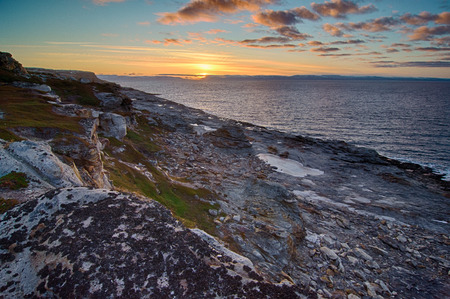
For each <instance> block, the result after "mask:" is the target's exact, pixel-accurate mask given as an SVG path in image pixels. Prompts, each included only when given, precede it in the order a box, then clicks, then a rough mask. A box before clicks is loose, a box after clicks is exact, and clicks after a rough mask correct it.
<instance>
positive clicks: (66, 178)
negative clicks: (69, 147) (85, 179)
mask: <svg viewBox="0 0 450 299" xmlns="http://www.w3.org/2000/svg"><path fill="white" fill-rule="evenodd" d="M0 159H1V163H0V175H4V174H7V173H9V172H11V171H13V170H14V171H20V172H23V173H25V174H27V176H28V177H30V178H32V179H36V180H38V181H42V182H45V184H44V185H45V186H48V185H51V186H53V187H56V188H59V187H69V186H82V185H83V183H82V181H81V180H80V178H79V177H78V176H77V174H76V172H75V171H74V169H73V168H71V167H70V166H69V165H67V164H64V163H63V162H62V161H61V160H60V159H59V158H58V157H57V156H56V155H55V154H54V153H53V152H52V150H51V148H50V146H49V145H48V144H46V143H44V142H33V141H29V140H25V141H20V142H13V143H10V144H4V145H3V146H2V148H0Z"/></svg>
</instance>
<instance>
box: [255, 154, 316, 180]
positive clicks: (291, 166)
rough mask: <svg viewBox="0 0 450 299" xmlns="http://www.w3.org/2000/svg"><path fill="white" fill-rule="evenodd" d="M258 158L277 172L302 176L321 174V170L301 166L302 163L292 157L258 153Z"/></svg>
mask: <svg viewBox="0 0 450 299" xmlns="http://www.w3.org/2000/svg"><path fill="white" fill-rule="evenodd" d="M258 158H260V159H261V160H263V161H264V162H266V163H267V164H269V165H270V166H273V167H275V168H276V171H277V172H281V173H285V174H288V175H291V176H294V177H298V178H303V177H305V176H307V175H312V176H316V175H322V174H324V172H323V171H321V170H319V169H315V168H309V167H306V166H303V164H302V163H300V162H297V161H295V160H292V159H285V158H280V157H278V156H275V155H271V154H258Z"/></svg>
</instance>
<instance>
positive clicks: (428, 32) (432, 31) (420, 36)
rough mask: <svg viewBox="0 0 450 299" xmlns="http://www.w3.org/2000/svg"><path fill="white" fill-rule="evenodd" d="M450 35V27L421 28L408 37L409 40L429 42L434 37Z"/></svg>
mask: <svg viewBox="0 0 450 299" xmlns="http://www.w3.org/2000/svg"><path fill="white" fill-rule="evenodd" d="M444 34H450V26H437V27H427V26H422V27H419V28H417V29H416V30H414V32H413V33H412V34H411V35H409V38H410V40H430V39H431V38H432V37H433V36H435V35H444Z"/></svg>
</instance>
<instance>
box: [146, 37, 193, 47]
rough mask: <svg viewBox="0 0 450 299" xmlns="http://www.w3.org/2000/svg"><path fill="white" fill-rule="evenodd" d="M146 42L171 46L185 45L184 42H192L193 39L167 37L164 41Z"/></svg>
mask: <svg viewBox="0 0 450 299" xmlns="http://www.w3.org/2000/svg"><path fill="white" fill-rule="evenodd" d="M145 42H146V43H147V44H155V45H159V44H164V46H170V45H175V46H183V45H184V44H191V43H192V41H191V40H190V39H177V38H165V39H164V41H159V40H146V41H145Z"/></svg>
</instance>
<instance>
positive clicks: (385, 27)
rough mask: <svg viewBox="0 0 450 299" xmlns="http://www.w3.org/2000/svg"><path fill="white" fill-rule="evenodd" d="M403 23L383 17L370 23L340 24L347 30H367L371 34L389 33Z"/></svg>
mask: <svg viewBox="0 0 450 299" xmlns="http://www.w3.org/2000/svg"><path fill="white" fill-rule="evenodd" d="M400 24H401V21H400V20H398V19H396V18H393V17H381V18H377V19H375V20H371V21H368V22H358V23H348V24H340V26H341V28H345V29H347V30H365V31H369V32H381V31H389V30H391V29H392V27H394V26H397V25H400Z"/></svg>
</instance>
